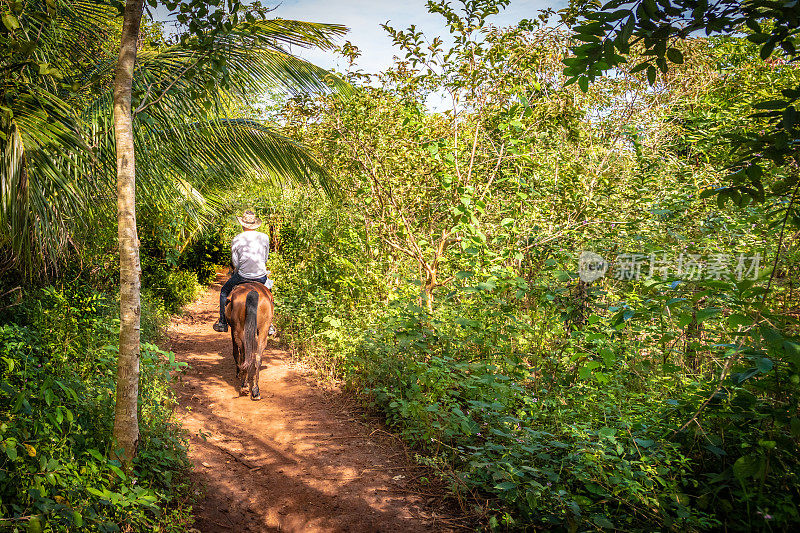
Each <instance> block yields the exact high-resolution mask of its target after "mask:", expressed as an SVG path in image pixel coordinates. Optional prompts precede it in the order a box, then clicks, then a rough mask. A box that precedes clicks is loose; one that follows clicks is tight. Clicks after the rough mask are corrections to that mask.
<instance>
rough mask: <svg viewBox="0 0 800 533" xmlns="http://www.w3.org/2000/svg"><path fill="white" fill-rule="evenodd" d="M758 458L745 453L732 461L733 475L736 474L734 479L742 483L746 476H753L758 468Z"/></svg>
mask: <svg viewBox="0 0 800 533" xmlns="http://www.w3.org/2000/svg"><path fill="white" fill-rule="evenodd" d="M759 459H760V457H753V456H752V455H745V456H743V457H739V458H738V459H737V460H736V462H735V463H733V475H734V476H736V479H738V480H739V482H740V483H742V484H744V482H745V480H746V479H747V478H749V477H754V476H755V475H756V474H757V473H758V471H759V469H760V468H759V466H760V460H759Z"/></svg>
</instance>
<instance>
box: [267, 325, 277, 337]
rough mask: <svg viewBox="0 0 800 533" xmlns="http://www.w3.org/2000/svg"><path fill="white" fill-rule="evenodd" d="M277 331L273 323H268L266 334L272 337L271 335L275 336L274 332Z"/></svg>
mask: <svg viewBox="0 0 800 533" xmlns="http://www.w3.org/2000/svg"><path fill="white" fill-rule="evenodd" d="M277 332H278V330H277V329H275V324H270V325H269V331H267V335H269V336H271V337H273V336H275V334H276V333H277Z"/></svg>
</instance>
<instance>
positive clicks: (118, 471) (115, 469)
mask: <svg viewBox="0 0 800 533" xmlns="http://www.w3.org/2000/svg"><path fill="white" fill-rule="evenodd" d="M108 468H110V469H111V471H112V472H114V473H115V474H116V475H117V476H119V478H120V479H122V480H123V481H124V480H126V479H128V476H126V475H125V472H123V471H122V469H121V468H120V467H118V466H114V465H112V464H109V465H108Z"/></svg>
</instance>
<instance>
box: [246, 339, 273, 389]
mask: <svg viewBox="0 0 800 533" xmlns="http://www.w3.org/2000/svg"><path fill="white" fill-rule="evenodd" d="M264 329H266V328H264ZM268 341H269V336H268V335H267V332H266V331H259V332H258V348H257V351H256V357H255V365H253V366H254V368H251V369H250V372H252V374H251V376H252V378H251V381H250V399H251V400H253V401H255V400H260V399H261V391H260V390H259V388H258V375H259V374H260V373H261V354H262V353H264V348H266V347H267V342H268Z"/></svg>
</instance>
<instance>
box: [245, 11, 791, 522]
mask: <svg viewBox="0 0 800 533" xmlns="http://www.w3.org/2000/svg"><path fill="white" fill-rule="evenodd" d="M497 4H498V3H495V2H480V1H474V2H473V1H467V2H464V3H463V6H462V7H463V8H464V10H463V12H458V11H455V10H454V9H452V8H451V7H449V6H448V5H447V4H445V3H430V4H429V8H430V10H431V11H432V12H434V13H439V14H441V15H443V16H444V17H445V18H446V20H447V24H448V26H449V28H450V30H451V36H450V39H449V40H448V41H447V42H451V43H453V44H452V45H451V46H450V47H449V48H448V47H447V46H445V44H444V42H443V41H442V40H439V39H435V40H426V39H425V37H424V36H423V35H422V34H420V33H419V32H417V31H416V30H415V29H414V28H410V29H409V30H407V31H398V30H395V29H393V28H390V27H387V31H388V32H389V33H390V35H391V36H392V37H393V39H394V40H395V43H396V45H397V46H398V47H399V48H400V50H401V51H402V55H403V56H404V57H403V59H401V60H398V63H397V64H396V66H395V67H394V68H393V69H390V70H389V71H387V72H384V73H382V74H381V75H379V76H372V77H368V78H367V79H363V74H360V73H359V74H353V75H352V76H351V79H352V80H353V81H354V83H357V84H358V83H360V87H359V90H358V92H357V94H356V95H355V96H354V97H353V98H351V99H348V100H341V99H335V98H317V99H309V98H298V99H295V100H294V101H292V102H290V103H289V104H288V105H287V106H286V107H285V108H284V110H283V113H284V122H285V131H286V132H287V133H289V134H291V135H292V136H294V137H295V138H297V139H298V140H302V141H303V142H305V143H307V144H309V145H310V146H312V147H315V148H316V151H317V153H318V154H319V157H320V158H323V160H324V161H325V162H326V163H327V164H328V165H329V166H330V168H331V169H332V170H333V171H334V172H335V173H336V175H337V176H338V177H339V178H340V180H341V181H342V183H343V184H344V186H345V193H344V197H343V198H342V200H341V203H340V204H339V205H335V206H331V205H327V204H325V203H323V202H321V201H320V200H318V199H315V198H314V197H312V196H309V195H307V194H301V193H295V192H287V191H275V190H271V189H267V190H264V191H261V192H259V193H256V192H255V191H254V192H253V193H252V194H251V197H252V198H259V197H260V198H261V199H262V201H263V202H264V203H263V204H261V205H263V209H262V212H263V214H264V215H265V216H266V217H268V218H270V219H271V220H274V221H275V223H276V224H277V225H278V227H279V228H280V231H279V237H278V238H279V241H280V252H279V254H275V255H274V256H273V259H271V261H273V262H274V263H273V264H272V268H273V271H274V272H275V275H276V279H277V287H278V289H277V292H276V298H277V301H278V304H279V318H280V319H281V320H282V321H283V326H284V328H285V329H286V330H287V332H288V334H289V338H290V341H291V344H292V346H293V348H294V349H295V350H296V351H297V353H298V354H300V355H301V356H304V357H308V358H310V359H311V360H313V361H314V362H315V363H316V364H317V365H318V367H319V368H320V370H321V371H323V372H326V373H328V374H329V375H332V376H334V377H336V378H339V379H342V380H344V382H345V383H346V384H347V386H348V387H350V388H351V389H352V390H353V391H355V392H357V393H358V394H360V395H362V397H363V398H364V399H365V401H366V402H367V403H368V404H369V405H371V406H372V407H374V408H375V409H378V410H380V411H381V412H383V413H384V414H385V415H386V418H387V420H388V421H389V422H390V423H391V424H392V425H393V426H394V427H395V428H396V429H397V430H398V431H399V432H400V433H401V435H403V437H404V438H406V439H407V440H408V441H409V442H412V443H414V444H415V445H416V446H417V447H418V449H419V450H420V451H421V452H424V453H422V455H421V459H420V460H423V461H426V462H428V463H430V464H432V465H434V466H435V467H437V468H438V469H439V471H440V472H441V474H442V476H443V477H444V478H445V479H447V480H448V481H449V483H450V485H451V489H452V490H453V492H454V493H455V494H456V495H458V498H459V501H460V502H462V503H463V504H464V506H465V507H467V508H470V509H473V510H477V511H478V512H479V513H480V514H482V515H483V516H484V517H485V519H486V520H487V521H488V524H489V525H490V526H492V527H494V526H501V525H502V526H503V527H514V528H522V527H527V526H538V527H544V526H547V527H553V526H558V527H563V528H565V529H568V530H576V529H584V528H587V527H589V528H611V527H615V528H621V529H644V530H651V529H653V528H659V529H660V528H675V529H691V530H697V529H720V528H726V529H729V530H749V529H791V528H792V527H794V526H795V525H796V524H797V523H798V522H800V515H798V512H797V505H798V502H800V494H798V489H797V487H798V478H797V476H798V466H799V465H798V461H797V451H798V449H797V444H798V438H800V417H799V416H798V415H799V414H800V413H798V392H800V391H799V390H798V389H799V388H800V367H798V365H800V343H798V334H800V327H799V326H798V316H799V314H798V309H800V308H799V307H798V292H797V290H798V279H800V277H798V259H800V256H798V253H797V239H798V233H797V230H798V227H800V224H798V223H797V222H798V219H797V214H796V213H797V206H796V205H794V204H793V202H794V198H795V196H796V193H797V180H796V179H794V178H795V177H796V176H797V163H796V161H794V160H793V159H790V158H789V159H786V160H782V161H778V160H773V161H771V162H770V164H769V165H767V164H762V165H761V167H762V170H764V173H763V174H761V175H759V177H760V183H763V184H764V187H770V193H769V194H764V195H760V196H759V195H757V194H755V195H753V196H752V198H750V200H760V202H755V203H754V202H752V201H741V198H742V196H735V194H734V193H732V192H728V193H726V194H724V195H717V196H716V197H712V198H710V199H709V198H708V194H704V191H713V192H719V191H721V190H726V191H732V190H733V189H731V188H729V187H728V181H727V180H729V179H730V178H729V173H730V170H729V169H730V168H731V167H732V166H733V167H735V165H737V164H741V163H740V162H739V159H738V157H739V154H738V153H735V151H734V153H731V150H729V147H730V143H731V136H732V135H741V134H743V132H747V131H751V130H752V131H759V130H760V131H761V132H762V134H763V135H768V134H769V131H770V130H769V128H770V127H772V125H774V120H773V117H772V116H764V115H763V114H762V115H757V114H756V115H754V110H753V106H756V111H758V106H759V102H764V101H770V100H771V99H780V98H781V94H782V91H786V90H791V88H792V87H794V86H795V85H796V84H797V83H798V80H800V71H799V70H798V68H797V66H796V64H795V63H794V62H792V61H791V57H788V56H787V57H784V56H783V55H781V54H782V53H783V52H776V53H775V56H774V57H773V58H772V60H770V61H764V60H763V59H762V58H761V57H759V54H760V53H762V52H761V47H760V46H758V45H757V43H754V42H753V39H747V38H745V36H738V37H737V36H730V35H724V36H718V37H713V38H700V37H696V36H692V37H691V38H688V39H685V40H683V41H678V42H675V43H673V44H672V45H671V46H674V47H675V49H676V50H679V52H680V57H681V59H682V61H680V62H679V61H675V62H674V63H676V64H675V65H673V68H671V69H663V70H665V72H655V73H649V72H647V69H646V68H645V69H644V70H643V69H642V68H634V67H636V66H637V65H639V64H641V63H642V61H645V60H644V59H637V58H643V57H646V54H647V50H646V49H644V48H637V45H636V44H634V45H633V46H631V47H629V49H626V50H625V52H626V53H627V54H629V56H628V57H629V62H628V64H629V65H630V66H631V68H630V69H629V70H626V69H625V68H623V65H624V64H622V63H616V64H617V69H616V71H615V72H614V75H613V76H610V77H606V78H599V77H598V78H597V80H596V81H595V83H593V84H591V85H590V84H587V83H583V82H581V83H580V85H578V84H575V85H571V84H569V83H568V82H569V79H570V78H569V77H570V76H572V75H573V74H572V73H571V71H570V67H568V68H567V70H566V71H564V70H563V68H564V67H563V64H562V63H561V62H562V60H564V59H565V58H569V57H570V56H569V54H570V50H571V49H573V48H574V46H575V45H574V41H573V40H572V39H571V38H570V37H569V35H568V34H567V33H565V32H562V31H559V30H556V29H552V28H551V27H550V26H545V25H542V24H541V22H540V21H526V22H524V23H523V24H521V25H520V26H519V27H516V28H508V29H497V28H493V27H490V26H488V25H487V24H486V23H485V19H486V16H487V15H488V14H489V13H491V12H493V10H495V9H497V8H498V5H497ZM499 4H502V2H500V3H499ZM581 9H585V8H583V7H581V8H580V9H578V10H576V11H572V12H565V13H562V15H563V18H564V19H565V20H566V21H568V22H569V21H574V20H575V16H576V13H580V12H581V11H580V10H581ZM583 13H585V11H583ZM762 23H763V24H769V22H768V21H762ZM578 38H579V39H580V38H581V37H580V36H578ZM756 41H757V40H756ZM345 52H347V53H350V54H351V58H352V59H353V60H355V59H356V57H357V51H356V50H354V49H353V48H352V47H345ZM676 53H677V52H670V56H671V57H677V56H676ZM786 53H787V54H788V53H789V51H787V52H786ZM762 54H763V53H762ZM360 80H362V81H360ZM439 101H444V102H445V104H441V103H439ZM431 106H433V107H432V108H431ZM762 107H763V104H762ZM790 126H792V124H790ZM785 129H786V128H784V130H785ZM782 131H783V130H782ZM790 131H793V130H790ZM764 132H766V133H764ZM794 142H795V143H796V140H795V141H794ZM791 146H795V148H792V149H793V150H796V144H794V145H791ZM256 194H257V195H258V196H254V195H256ZM276 195H278V197H279V198H280V199H279V200H277V201H276V200H275V196H276ZM732 195H733V196H732ZM267 198H269V199H270V200H269V201H268V202H267V201H266V200H267ZM730 199H733V200H734V202H726V200H730ZM714 200H717V201H714ZM259 203H260V201H259V200H256V204H257V205H259ZM582 251H593V252H596V253H597V254H599V255H600V256H602V257H603V258H604V259H605V264H604V266H603V268H606V269H608V270H607V271H606V275H605V277H602V278H600V279H596V280H592V281H586V280H583V279H581V278H580V277H579V271H581V266H580V264H579V255H580V253H581V252H582ZM601 265H602V263H601ZM584 268H585V267H584ZM583 271H584V273H585V270H583Z"/></svg>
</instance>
